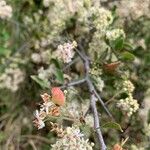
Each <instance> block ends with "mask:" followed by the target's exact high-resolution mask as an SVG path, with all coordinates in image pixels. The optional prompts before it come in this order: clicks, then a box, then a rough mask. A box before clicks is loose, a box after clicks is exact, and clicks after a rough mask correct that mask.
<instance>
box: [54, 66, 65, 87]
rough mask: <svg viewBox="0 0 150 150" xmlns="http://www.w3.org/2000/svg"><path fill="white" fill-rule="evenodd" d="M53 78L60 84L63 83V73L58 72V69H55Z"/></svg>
mask: <svg viewBox="0 0 150 150" xmlns="http://www.w3.org/2000/svg"><path fill="white" fill-rule="evenodd" d="M55 76H56V79H57V80H58V81H59V82H60V83H62V84H63V83H64V76H63V72H62V71H61V70H60V69H58V68H56V74H55Z"/></svg>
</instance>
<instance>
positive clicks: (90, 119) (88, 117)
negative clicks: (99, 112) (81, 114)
mask: <svg viewBox="0 0 150 150" xmlns="http://www.w3.org/2000/svg"><path fill="white" fill-rule="evenodd" d="M85 123H86V124H87V125H88V126H90V127H92V128H93V127H94V118H93V116H92V115H91V114H87V115H86V117H85Z"/></svg>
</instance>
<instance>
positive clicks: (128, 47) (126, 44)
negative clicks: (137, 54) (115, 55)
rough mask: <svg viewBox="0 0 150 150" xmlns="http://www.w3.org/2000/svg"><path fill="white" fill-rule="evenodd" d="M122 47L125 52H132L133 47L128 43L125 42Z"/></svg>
mask: <svg viewBox="0 0 150 150" xmlns="http://www.w3.org/2000/svg"><path fill="white" fill-rule="evenodd" d="M123 47H124V49H125V50H129V51H131V50H133V46H132V45H131V44H130V43H127V42H125V43H124V46H123Z"/></svg>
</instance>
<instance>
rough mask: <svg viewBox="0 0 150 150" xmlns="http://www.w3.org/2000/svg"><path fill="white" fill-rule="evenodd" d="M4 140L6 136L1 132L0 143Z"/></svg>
mask: <svg viewBox="0 0 150 150" xmlns="http://www.w3.org/2000/svg"><path fill="white" fill-rule="evenodd" d="M5 139H6V134H5V133H4V132H3V131H0V142H2V141H4V140H5Z"/></svg>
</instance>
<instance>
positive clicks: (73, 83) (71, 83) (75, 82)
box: [60, 78, 86, 89]
mask: <svg viewBox="0 0 150 150" xmlns="http://www.w3.org/2000/svg"><path fill="white" fill-rule="evenodd" d="M85 81H86V80H85V78H83V79H81V80H77V81H73V82H70V83H67V84H65V85H63V86H61V87H60V88H61V89H63V88H66V87H69V86H74V85H78V84H81V83H83V82H85Z"/></svg>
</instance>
